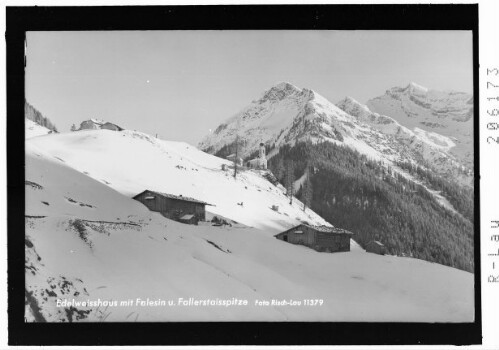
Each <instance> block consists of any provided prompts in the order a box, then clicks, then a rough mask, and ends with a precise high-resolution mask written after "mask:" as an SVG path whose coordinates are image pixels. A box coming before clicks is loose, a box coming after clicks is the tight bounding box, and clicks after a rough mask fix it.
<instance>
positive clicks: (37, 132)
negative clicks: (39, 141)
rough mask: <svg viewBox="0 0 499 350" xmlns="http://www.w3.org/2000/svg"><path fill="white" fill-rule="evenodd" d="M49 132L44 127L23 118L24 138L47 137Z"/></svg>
mask: <svg viewBox="0 0 499 350" xmlns="http://www.w3.org/2000/svg"><path fill="white" fill-rule="evenodd" d="M48 133H50V130H49V129H47V128H46V127H44V126H41V125H39V124H37V123H35V122H34V121H32V120H29V119H28V118H24V137H25V138H27V139H29V138H32V137H36V136H41V135H47V134H48Z"/></svg>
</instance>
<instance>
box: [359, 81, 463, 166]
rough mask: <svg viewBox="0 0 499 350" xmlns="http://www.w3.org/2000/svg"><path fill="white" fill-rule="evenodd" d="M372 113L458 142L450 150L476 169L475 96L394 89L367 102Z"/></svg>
mask: <svg viewBox="0 0 499 350" xmlns="http://www.w3.org/2000/svg"><path fill="white" fill-rule="evenodd" d="M367 106H368V107H369V109H370V110H371V111H374V112H377V113H379V114H382V115H387V116H390V117H391V118H393V119H395V120H396V121H397V122H398V123H400V124H401V125H403V126H405V127H407V128H409V129H411V130H415V129H416V128H419V129H421V130H424V131H426V132H430V133H437V134H440V135H443V136H446V137H448V138H451V139H452V141H453V142H455V144H456V146H455V147H453V148H452V149H450V152H451V153H452V154H453V155H455V156H456V157H457V158H458V159H459V160H460V162H461V163H463V164H464V165H466V166H467V167H468V168H470V169H472V168H473V96H472V95H470V94H467V93H463V92H456V91H437V90H430V89H427V88H424V87H421V86H420V85H418V84H415V83H410V84H409V85H407V86H406V87H394V88H391V89H389V90H387V91H386V93H385V94H384V95H382V96H379V97H376V98H374V99H371V100H369V101H368V102H367Z"/></svg>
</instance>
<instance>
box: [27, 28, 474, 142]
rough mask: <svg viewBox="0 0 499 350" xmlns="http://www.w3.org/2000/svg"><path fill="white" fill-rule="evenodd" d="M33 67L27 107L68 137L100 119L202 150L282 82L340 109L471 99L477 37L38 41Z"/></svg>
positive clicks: (140, 36)
mask: <svg viewBox="0 0 499 350" xmlns="http://www.w3.org/2000/svg"><path fill="white" fill-rule="evenodd" d="M26 60H27V62H26V99H27V101H28V102H29V103H30V104H32V105H33V106H34V107H35V108H36V109H38V110H39V111H40V112H41V113H42V114H43V115H44V116H45V117H48V118H49V119H50V120H51V121H52V122H53V123H54V124H55V125H56V126H57V128H58V129H59V131H60V132H67V131H69V130H70V127H71V125H72V124H75V125H76V126H79V124H80V123H81V122H82V121H83V120H88V119H90V118H99V119H103V120H106V121H110V122H113V123H116V124H118V125H120V126H121V127H123V128H125V129H131V130H137V131H142V132H145V133H148V134H152V135H156V134H157V135H158V136H159V137H160V138H162V139H165V140H173V141H185V142H188V143H190V144H192V145H196V144H197V143H198V142H199V141H200V140H201V139H202V138H203V137H204V136H205V135H207V134H208V133H209V132H210V130H214V129H215V128H216V127H217V126H218V125H219V124H220V123H221V122H223V121H224V120H226V119H228V118H230V117H231V116H233V115H234V114H236V113H237V112H238V111H240V110H241V109H243V108H244V107H245V106H247V105H248V104H249V103H251V101H253V100H255V99H258V98H259V97H260V96H261V95H262V94H263V92H264V91H266V90H268V89H269V88H271V87H272V86H273V85H275V84H277V83H279V82H283V81H287V82H290V83H292V84H294V85H296V86H297V87H300V88H308V89H312V90H314V91H316V92H318V93H319V94H321V95H322V96H324V97H325V98H327V99H328V100H330V101H331V102H333V103H336V102H338V101H339V100H340V99H342V98H344V97H345V96H351V97H353V98H355V99H356V100H358V101H360V102H363V103H365V102H367V100H369V99H371V98H374V97H377V96H380V95H383V94H384V93H385V91H386V90H387V89H389V88H391V87H395V86H401V87H403V86H406V85H407V84H408V83H409V82H415V83H417V84H419V85H422V86H425V87H427V88H430V89H436V90H456V91H463V92H468V93H472V91H473V69H472V68H473V67H472V64H473V56H472V33H471V32H467V31H315V30H308V31H292V30H279V31H268V30H260V31H227V30H223V31H222V30H218V31H215V30H212V31H109V32H104V31H79V32H28V33H27V40H26Z"/></svg>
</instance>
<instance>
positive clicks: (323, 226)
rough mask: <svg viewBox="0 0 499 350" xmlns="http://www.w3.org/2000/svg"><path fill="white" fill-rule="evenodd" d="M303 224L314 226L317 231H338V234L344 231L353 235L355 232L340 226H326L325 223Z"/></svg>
mask: <svg viewBox="0 0 499 350" xmlns="http://www.w3.org/2000/svg"><path fill="white" fill-rule="evenodd" d="M302 225H304V226H307V227H310V228H312V229H314V230H316V231H319V232H326V233H336V234H340V233H344V234H348V235H353V233H352V232H350V231H348V230H345V229H342V228H338V227H333V226H325V225H322V226H317V225H307V224H302Z"/></svg>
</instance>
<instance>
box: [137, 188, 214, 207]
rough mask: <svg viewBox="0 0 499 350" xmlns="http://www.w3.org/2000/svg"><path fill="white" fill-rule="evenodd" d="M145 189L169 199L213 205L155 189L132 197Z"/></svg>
mask: <svg viewBox="0 0 499 350" xmlns="http://www.w3.org/2000/svg"><path fill="white" fill-rule="evenodd" d="M146 191H147V192H151V193H154V194H157V195H159V196H162V197H166V198H170V199H178V200H182V201H186V202H193V203H199V204H205V205H213V204H208V203H206V202H203V201H200V200H197V199H194V198H191V197H186V196H182V195H178V196H176V195H174V194H170V193H163V192H156V191H151V190H145V191H143V192H140V193H139V194H137V195H136V196H135V197H133V198H136V197H138V196H139V195H140V194H142V193H144V192H146ZM146 199H147V197H146Z"/></svg>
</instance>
